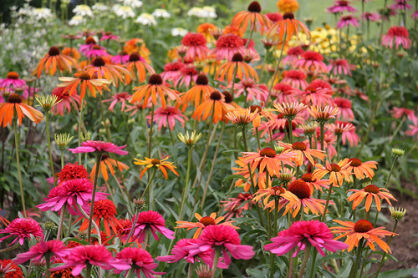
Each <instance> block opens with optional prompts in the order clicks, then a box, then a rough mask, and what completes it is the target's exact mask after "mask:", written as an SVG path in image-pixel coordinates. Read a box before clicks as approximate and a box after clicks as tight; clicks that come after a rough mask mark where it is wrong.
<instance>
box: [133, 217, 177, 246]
mask: <svg viewBox="0 0 418 278" xmlns="http://www.w3.org/2000/svg"><path fill="white" fill-rule="evenodd" d="M135 219H136V225H135V227H133V229H134V232H133V234H132V238H131V240H135V239H138V241H139V242H143V241H144V238H145V234H146V233H147V231H148V230H149V231H151V233H152V235H153V237H154V239H155V240H158V239H159V238H158V236H157V234H156V232H157V231H158V232H159V233H161V234H162V235H164V236H165V237H166V238H168V239H173V238H174V232H173V231H171V230H169V229H167V228H166V227H165V220H164V218H163V217H162V216H161V214H159V213H158V212H156V211H152V210H149V211H142V212H140V213H138V214H135V215H134V216H133V217H132V221H133V222H134V223H135ZM131 228H132V227H130V228H129V229H131Z"/></svg>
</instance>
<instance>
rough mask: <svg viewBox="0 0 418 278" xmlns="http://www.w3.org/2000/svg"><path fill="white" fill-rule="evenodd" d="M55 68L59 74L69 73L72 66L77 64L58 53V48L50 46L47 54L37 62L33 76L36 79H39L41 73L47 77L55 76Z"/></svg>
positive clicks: (70, 58) (68, 57)
mask: <svg viewBox="0 0 418 278" xmlns="http://www.w3.org/2000/svg"><path fill="white" fill-rule="evenodd" d="M57 66H58V70H59V71H60V72H63V71H70V72H71V70H72V66H77V62H76V61H75V60H74V59H73V58H72V57H70V56H67V55H64V54H62V53H60V50H59V48H58V47H56V46H52V47H51V48H50V49H49V51H48V53H47V54H46V55H45V56H44V57H43V58H42V59H41V60H40V61H39V64H38V66H37V67H36V70H35V74H36V76H37V77H38V78H40V77H41V74H42V71H44V72H45V73H47V74H49V75H55V73H56V71H57Z"/></svg>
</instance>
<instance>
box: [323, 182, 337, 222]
mask: <svg viewBox="0 0 418 278" xmlns="http://www.w3.org/2000/svg"><path fill="white" fill-rule="evenodd" d="M333 185H334V184H333V183H331V185H330V186H329V191H328V197H327V202H326V203H325V208H324V214H323V215H322V219H321V221H322V222H324V221H325V219H326V217H327V210H328V205H329V200H330V199H331V192H332V186H333Z"/></svg>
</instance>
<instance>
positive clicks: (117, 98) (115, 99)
mask: <svg viewBox="0 0 418 278" xmlns="http://www.w3.org/2000/svg"><path fill="white" fill-rule="evenodd" d="M130 98H131V95H130V94H129V93H128V92H122V93H117V94H114V95H113V96H112V97H111V98H109V99H105V100H103V101H102V102H103V103H105V102H111V103H110V105H109V111H112V112H113V109H114V108H115V106H116V104H117V103H119V102H120V103H121V104H122V107H121V108H120V111H122V112H123V111H124V110H125V106H126V102H127V101H129V99H130Z"/></svg>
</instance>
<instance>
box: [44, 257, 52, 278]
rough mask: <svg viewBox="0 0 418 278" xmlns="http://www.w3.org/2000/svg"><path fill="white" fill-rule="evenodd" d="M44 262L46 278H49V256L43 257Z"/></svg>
mask: <svg viewBox="0 0 418 278" xmlns="http://www.w3.org/2000/svg"><path fill="white" fill-rule="evenodd" d="M45 262H46V277H50V272H49V269H50V268H51V256H50V255H49V254H47V255H45Z"/></svg>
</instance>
